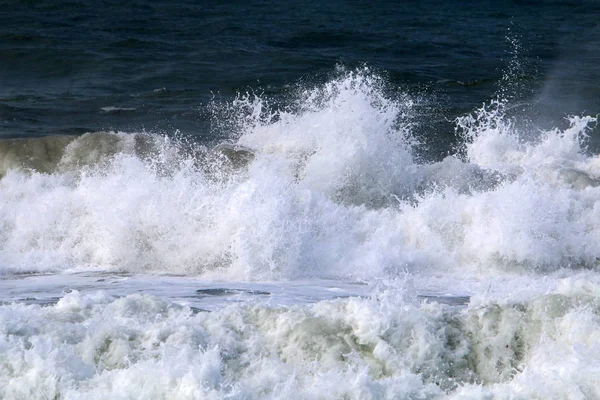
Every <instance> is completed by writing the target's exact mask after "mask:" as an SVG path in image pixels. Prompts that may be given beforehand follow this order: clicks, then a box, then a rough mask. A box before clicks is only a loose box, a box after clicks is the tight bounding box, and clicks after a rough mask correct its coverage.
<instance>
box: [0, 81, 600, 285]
mask: <svg viewBox="0 0 600 400" xmlns="http://www.w3.org/2000/svg"><path fill="white" fill-rule="evenodd" d="M383 92H384V91H383V90H381V83H380V82H379V81H378V79H377V78H374V77H372V76H371V75H369V74H366V73H362V72H359V73H349V74H347V75H345V76H343V77H341V78H340V79H337V80H334V81H332V82H330V83H328V84H326V85H325V86H323V87H320V88H316V89H311V90H307V91H305V92H304V93H301V94H299V95H298V99H297V104H296V106H295V107H290V109H293V110H294V111H293V112H292V111H287V112H286V111H281V112H277V113H275V112H271V111H269V110H268V109H266V106H265V104H264V102H263V101H262V100H261V99H260V98H250V97H248V98H240V99H238V100H237V101H236V102H235V104H234V105H233V107H232V110H234V111H235V110H239V113H240V114H238V115H237V116H235V115H234V117H235V118H237V119H238V120H240V121H242V122H241V124H240V134H239V137H238V138H237V142H236V143H237V145H239V146H243V147H239V148H243V149H247V150H244V151H246V152H249V153H250V154H252V153H253V155H252V157H250V158H244V159H243V162H242V164H240V165H233V164H232V163H228V160H227V157H224V156H223V155H219V154H212V153H208V152H206V151H204V150H202V151H199V150H190V149H189V146H188V148H187V150H186V149H185V146H183V144H182V143H179V142H177V141H174V140H172V139H168V138H160V137H158V136H152V135H133V134H124V133H97V134H91V135H87V136H84V137H82V138H81V139H77V140H74V141H70V142H69V144H68V145H67V146H66V147H65V148H64V150H62V153H61V154H60V159H59V161H58V162H57V163H56V165H57V167H56V168H54V169H52V171H51V173H37V172H31V171H27V170H22V169H9V170H8V172H7V174H6V176H5V177H4V178H2V180H1V181H0V188H1V191H0V201H1V203H2V205H3V207H2V208H1V209H0V224H1V226H2V230H1V236H0V266H1V267H0V268H1V270H2V271H4V272H10V271H13V272H14V271H44V270H64V269H73V268H89V267H92V268H101V269H120V270H128V271H151V272H163V273H165V272H166V273H184V274H194V275H196V274H213V275H214V274H218V275H219V276H220V277H222V278H228V279H233V280H239V279H253V280H259V279H280V278H286V279H294V278H298V277H330V276H346V277H355V278H370V277H376V276H379V277H385V276H390V275H391V276H393V275H394V274H396V273H397V272H398V271H404V270H409V271H426V270H430V269H434V270H440V271H451V270H461V271H462V270H473V269H475V270H479V271H483V270H488V271H492V270H515V269H516V270H529V271H532V270H533V271H535V270H555V269H557V268H561V267H566V268H571V267H586V268H594V267H595V265H596V264H597V258H598V256H599V255H600V225H599V224H598V223H597V221H599V220H600V219H599V217H600V206H599V205H598V204H600V203H599V202H600V187H598V184H599V183H600V161H599V157H598V156H590V155H587V154H586V153H585V151H584V148H583V146H582V140H583V139H584V137H585V133H586V129H587V127H588V126H589V124H590V123H592V122H593V121H594V119H593V118H591V117H573V118H571V126H570V127H569V128H568V129H566V130H564V131H560V130H558V129H555V130H553V131H550V132H541V133H540V134H539V135H538V137H537V138H536V139H535V140H529V141H525V140H524V139H523V135H522V133H520V132H518V131H517V130H516V128H515V127H514V124H513V123H512V122H511V120H510V119H509V118H507V117H505V116H504V115H503V113H502V107H503V104H502V103H492V104H491V105H489V106H488V107H484V108H482V109H481V110H479V111H477V112H476V113H474V114H473V115H472V116H470V117H465V118H462V119H460V120H459V121H458V122H457V129H458V130H459V131H460V132H461V133H462V134H463V136H464V137H465V138H466V141H465V146H466V161H461V160H460V158H457V157H455V156H449V157H448V158H446V159H445V160H443V161H442V162H439V163H430V164H427V163H425V164H420V163H417V162H415V160H414V158H413V156H412V150H411V148H412V147H411V146H412V143H413V140H412V139H411V133H410V128H411V121H412V120H411V118H414V117H413V116H412V111H411V109H412V103H413V102H412V101H411V100H410V99H409V98H408V97H407V96H400V97H399V98H397V99H390V98H388V97H386V96H384V94H383ZM234 111H231V112H232V113H233V112H234ZM140 143H142V144H143V146H142V145H141V144H140ZM228 165H229V167H228Z"/></svg>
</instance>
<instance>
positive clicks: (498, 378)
mask: <svg viewBox="0 0 600 400" xmlns="http://www.w3.org/2000/svg"><path fill="white" fill-rule="evenodd" d="M597 281H598V280H597V279H596V282H595V283H593V282H586V283H582V281H581V280H574V279H571V278H566V279H562V280H559V282H558V285H557V287H556V288H555V289H554V290H553V291H551V292H548V293H546V294H540V295H533V296H530V298H529V299H528V300H527V301H511V300H508V299H505V300H498V299H493V298H491V297H485V296H480V298H478V299H477V300H476V301H473V302H472V303H471V305H470V306H468V307H452V306H447V305H443V304H439V303H419V302H417V301H416V299H415V297H414V292H413V291H412V289H411V287H412V286H411V283H410V282H407V281H395V282H391V283H389V284H388V285H384V286H382V287H380V288H379V289H378V290H376V291H375V293H374V294H373V295H372V296H371V297H369V298H350V299H338V300H330V301H322V302H319V303H316V304H314V305H308V306H292V307H280V306H274V305H269V304H267V303H250V304H247V305H231V306H229V307H226V308H224V309H221V310H219V311H216V312H212V313H203V312H201V313H197V314H194V313H192V312H191V310H190V309H189V308H186V307H181V306H178V305H176V304H172V303H169V302H167V301H163V300H160V299H158V298H156V297H152V296H148V295H131V296H127V297H124V298H120V299H114V298H113V297H111V296H109V295H107V294H106V293H103V292H97V293H89V294H85V295H84V294H82V293H79V292H73V293H70V294H68V295H66V296H64V297H63V298H62V299H61V300H60V301H59V302H58V303H57V304H56V305H54V306H47V307H40V306H37V305H32V306H25V305H23V304H13V305H9V306H3V307H0V321H1V324H0V332H1V335H0V349H1V350H2V352H1V354H2V356H0V395H1V396H2V397H3V398H12V399H43V398H48V397H50V398H64V399H80V398H86V399H105V398H120V399H134V398H153V399H158V398H178V399H199V398H215V399H217V398H236V399H237V398H239V399H242V398H244V399H245V398H273V399H284V398H285V399H290V398H292V399H293V398H298V399H304V398H315V399H316V398H349V399H362V398H376V399H380V398H390V399H391V398H423V399H429V398H431V399H433V398H440V397H446V398H456V399H464V398H490V397H493V398H546V399H549V398H597V397H598V396H600V392H599V391H598V386H597V376H598V373H599V372H600V362H599V361H598V360H600V345H599V344H598V343H599V339H600V337H598V332H600V326H599V324H600V320H599V315H598V311H597V310H598V303H597V299H598V295H599V294H600V285H598V282H597Z"/></svg>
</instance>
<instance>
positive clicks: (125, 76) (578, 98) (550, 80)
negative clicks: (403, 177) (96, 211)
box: [0, 0, 600, 143]
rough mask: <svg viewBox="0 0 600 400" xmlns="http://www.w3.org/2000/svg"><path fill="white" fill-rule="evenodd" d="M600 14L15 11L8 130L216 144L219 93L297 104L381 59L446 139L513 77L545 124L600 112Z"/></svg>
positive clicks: (510, 6)
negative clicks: (422, 100)
mask: <svg viewBox="0 0 600 400" xmlns="http://www.w3.org/2000/svg"><path fill="white" fill-rule="evenodd" d="M599 13H600V4H599V3H598V2H597V1H596V0H587V1H562V0H560V1H559V0H556V1H550V0H546V1H508V0H503V1H481V2H468V1H432V0H426V1H403V2H395V1H375V2H370V1H337V0H335V1H307V2H293V1H243V2H237V1H232V2H223V3H219V2H200V1H180V0H176V1H155V0H152V1H131V2H118V1H105V0H102V1H45V0H42V1H3V2H2V14H1V16H0V22H1V23H0V135H1V136H3V137H28V136H41V135H57V134H80V133H84V132H89V131H98V130H111V129H112V130H125V131H132V130H133V131H139V130H142V129H144V130H147V131H151V132H160V133H165V134H172V133H173V132H175V131H177V130H179V131H181V132H183V133H185V134H189V135H193V136H198V137H200V138H204V137H207V136H211V135H214V134H215V133H214V131H213V132H212V133H211V121H210V113H209V112H207V105H208V104H209V103H210V102H212V101H215V99H219V100H220V99H226V100H228V99H231V98H234V97H235V96H236V95H237V94H238V93H244V92H247V91H252V92H255V93H259V94H264V95H266V96H268V97H269V98H270V99H272V100H273V101H276V102H281V103H283V104H285V103H286V96H287V95H288V92H289V91H290V86H293V85H298V84H303V85H309V84H312V83H316V82H323V81H326V80H327V79H329V78H330V77H331V76H332V75H333V74H335V71H336V67H338V66H344V67H345V68H349V69H352V68H357V67H361V66H365V65H366V66H368V67H370V68H372V69H373V70H374V71H376V72H377V73H378V74H381V75H382V76H383V77H384V78H385V80H386V81H388V82H389V85H390V86H391V87H392V88H399V89H398V90H403V91H408V92H418V93H424V94H425V97H426V98H427V100H428V101H429V103H430V107H428V108H427V111H426V113H427V115H424V116H423V117H422V120H421V123H422V125H424V126H425V127H426V128H427V129H423V130H424V131H426V134H427V135H429V137H430V138H432V137H436V138H438V140H439V141H440V142H442V143H448V142H452V140H451V136H452V135H453V129H452V126H451V124H448V123H446V122H447V121H448V120H452V119H454V118H455V117H456V116H458V115H461V114H464V113H467V112H470V111H472V110H473V109H474V108H475V107H478V106H480V105H481V104H482V103H483V102H485V101H488V100H490V99H491V98H494V97H495V96H496V95H497V93H498V91H499V86H502V85H504V86H507V85H508V83H510V84H513V87H512V88H511V89H510V90H511V96H513V97H514V98H516V99H518V100H519V101H520V102H522V103H524V104H525V105H526V107H527V108H528V110H527V112H528V113H529V114H530V115H531V118H538V119H540V120H541V121H542V122H547V120H552V121H553V122H555V121H560V120H561V119H562V118H564V116H565V115H568V114H581V113H591V114H596V113H598V110H599V109H600V69H599V68H598V65H599V64H600V25H599V24H600V21H599V18H598V14H599ZM507 74H509V75H510V76H509V78H508V80H509V81H510V82H506V81H504V82H503V81H502V78H503V76H505V75H507ZM517 87H518V90H515V88H517ZM424 112H425V111H424Z"/></svg>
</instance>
